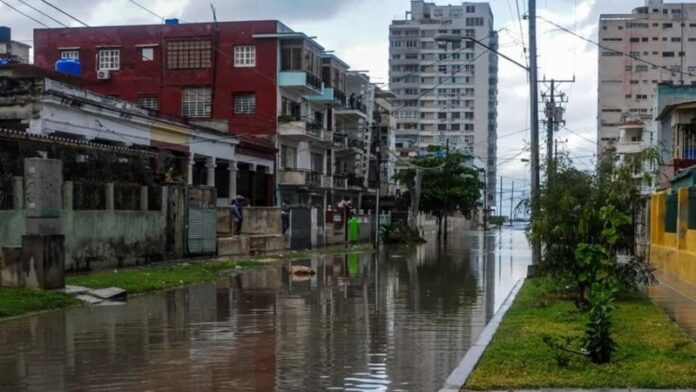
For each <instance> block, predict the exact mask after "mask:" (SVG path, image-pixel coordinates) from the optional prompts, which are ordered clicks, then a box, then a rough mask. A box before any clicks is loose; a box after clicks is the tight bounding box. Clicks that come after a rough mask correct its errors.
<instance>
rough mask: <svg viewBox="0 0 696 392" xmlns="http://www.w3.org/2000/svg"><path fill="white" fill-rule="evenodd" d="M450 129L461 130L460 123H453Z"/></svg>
mask: <svg viewBox="0 0 696 392" xmlns="http://www.w3.org/2000/svg"><path fill="white" fill-rule="evenodd" d="M450 130H451V131H458V130H459V124H451V125H450Z"/></svg>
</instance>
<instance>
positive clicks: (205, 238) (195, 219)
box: [186, 186, 217, 255]
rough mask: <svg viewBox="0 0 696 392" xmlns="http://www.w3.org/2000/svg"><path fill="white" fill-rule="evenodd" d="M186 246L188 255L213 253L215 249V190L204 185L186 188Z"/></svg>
mask: <svg viewBox="0 0 696 392" xmlns="http://www.w3.org/2000/svg"><path fill="white" fill-rule="evenodd" d="M186 200H187V209H188V212H187V214H186V217H187V220H186V228H187V231H186V232H187V235H186V239H187V241H186V248H187V250H188V254H189V255H201V254H214V253H215V251H216V249H217V191H216V189H215V188H211V187H205V186H189V187H188V189H187V197H186Z"/></svg>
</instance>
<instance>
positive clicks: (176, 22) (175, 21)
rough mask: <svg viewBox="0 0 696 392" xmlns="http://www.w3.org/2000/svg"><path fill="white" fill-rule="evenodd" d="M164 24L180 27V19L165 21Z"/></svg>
mask: <svg viewBox="0 0 696 392" xmlns="http://www.w3.org/2000/svg"><path fill="white" fill-rule="evenodd" d="M164 24H166V25H178V24H179V19H177V18H171V19H165V20H164Z"/></svg>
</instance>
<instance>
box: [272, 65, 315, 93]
mask: <svg viewBox="0 0 696 392" xmlns="http://www.w3.org/2000/svg"><path fill="white" fill-rule="evenodd" d="M278 86H280V87H281V88H285V89H287V90H288V91H291V92H293V93H296V94H299V95H305V96H316V95H321V94H322V92H323V91H322V83H321V79H319V78H318V77H316V76H314V75H312V74H310V73H308V72H305V71H280V73H279V74H278Z"/></svg>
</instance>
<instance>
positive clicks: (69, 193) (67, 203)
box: [63, 181, 75, 211]
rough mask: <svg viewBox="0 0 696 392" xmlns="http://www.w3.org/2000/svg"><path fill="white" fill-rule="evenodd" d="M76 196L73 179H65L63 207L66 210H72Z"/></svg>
mask: <svg viewBox="0 0 696 392" xmlns="http://www.w3.org/2000/svg"><path fill="white" fill-rule="evenodd" d="M74 198H75V187H74V186H73V182H72V181H65V182H64V183H63V209H64V210H66V211H72V209H73V200H74Z"/></svg>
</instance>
